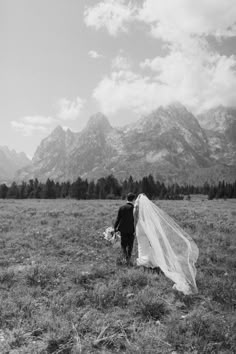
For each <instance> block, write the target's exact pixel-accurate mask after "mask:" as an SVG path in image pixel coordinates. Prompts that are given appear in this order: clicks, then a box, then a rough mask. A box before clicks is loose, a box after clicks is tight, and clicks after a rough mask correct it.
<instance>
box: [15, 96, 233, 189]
mask: <svg viewBox="0 0 236 354" xmlns="http://www.w3.org/2000/svg"><path fill="white" fill-rule="evenodd" d="M231 132H233V130H232V129H230V131H229V132H228V134H227V137H230V134H231ZM223 138H224V135H222V137H221V136H220V137H219V134H218V135H216V134H215V133H214V132H213V133H212V132H211V134H210V135H209V136H207V135H206V131H205V130H203V129H202V128H201V126H200V125H199V123H198V121H197V119H196V117H195V116H194V115H193V114H192V113H191V112H189V111H188V110H187V109H186V108H185V107H184V106H183V105H182V104H180V103H179V102H174V103H172V104H170V105H168V106H165V107H159V108H158V109H156V110H154V111H153V112H152V113H150V114H148V115H146V116H144V117H142V118H141V119H140V120H139V121H137V122H136V123H133V124H130V125H129V126H128V127H127V126H126V127H123V128H120V129H119V130H118V129H117V128H113V127H112V126H111V125H110V123H109V121H108V119H107V117H106V116H105V115H104V114H102V113H97V114H94V115H93V116H91V117H90V119H89V120H88V123H87V126H86V127H85V128H84V129H83V130H82V131H81V132H77V133H73V132H71V131H66V132H65V131H64V130H63V128H62V127H57V128H56V129H55V130H54V132H53V133H52V134H51V135H49V136H48V137H47V138H46V139H44V140H43V141H42V142H41V144H40V147H39V148H38V149H37V151H36V153H35V156H34V159H33V163H32V167H30V168H29V169H28V170H25V172H24V171H23V174H19V179H20V180H22V179H25V178H27V179H29V178H33V177H38V179H40V180H45V179H46V178H48V177H50V178H54V179H55V180H61V181H62V180H75V179H76V178H77V177H78V176H81V177H83V178H88V179H97V178H100V177H102V176H105V175H107V174H110V173H114V174H115V175H116V176H117V177H118V178H121V179H122V178H125V177H127V176H129V175H133V176H134V177H135V178H141V177H143V176H144V175H147V174H149V173H151V174H153V176H154V177H156V178H160V179H162V180H165V181H171V182H173V181H181V183H182V182H184V183H187V182H189V181H193V180H194V179H195V177H196V178H197V179H198V178H199V180H200V179H201V176H202V175H203V176H204V177H203V178H205V176H208V175H209V176H210V177H211V178H212V177H213V179H214V178H217V179H218V178H219V176H223V178H224V179H226V176H227V171H228V170H226V168H225V165H227V166H228V167H229V168H230V166H232V165H234V156H235V155H234V153H233V148H231V147H230V146H231V145H230V144H229V143H228V142H230V141H233V140H232V139H233V138H231V140H230V139H223ZM222 164H224V167H222V168H221V166H223V165H222ZM214 166H216V167H217V166H218V167H219V169H220V171H221V172H220V173H221V174H220V175H219V174H218V175H217V176H218V177H217V176H212V172H211V171H213V170H214V169H213V170H212V167H214ZM218 167H217V168H218ZM198 171H200V172H199V177H198ZM205 171H206V172H205ZM213 173H214V172H213ZM230 173H231V172H230ZM194 174H195V177H194ZM207 178H208V177H207ZM201 181H202V180H201ZM203 182H205V180H204V181H203Z"/></svg>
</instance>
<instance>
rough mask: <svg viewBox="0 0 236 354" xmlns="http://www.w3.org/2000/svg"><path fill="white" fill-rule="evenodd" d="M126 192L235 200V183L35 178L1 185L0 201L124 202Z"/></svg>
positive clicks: (146, 178)
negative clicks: (42, 179) (194, 184)
mask: <svg viewBox="0 0 236 354" xmlns="http://www.w3.org/2000/svg"><path fill="white" fill-rule="evenodd" d="M128 192H133V193H134V194H136V195H138V194H139V193H145V194H146V195H147V196H148V197H149V198H150V199H173V200H176V199H180V200H181V199H184V196H187V198H190V194H205V195H208V199H213V198H236V181H235V182H233V183H225V182H224V181H220V182H219V183H218V184H214V185H213V184H211V185H210V184H209V183H208V182H206V183H204V185H202V186H193V185H189V184H186V185H179V184H178V183H173V184H171V185H166V184H165V183H163V182H160V181H158V180H155V179H154V177H153V176H152V175H149V176H146V177H143V178H142V179H140V180H138V181H137V180H134V179H133V177H132V176H130V177H129V178H128V179H125V180H123V181H122V182H120V181H118V180H117V179H116V178H115V177H114V176H113V175H109V176H107V177H102V178H99V179H98V180H97V181H96V182H95V181H88V180H87V179H82V178H81V177H78V178H77V180H76V181H74V182H69V181H67V182H54V180H53V179H49V178H48V179H47V181H46V182H45V183H42V182H39V180H38V179H37V178H35V179H30V180H29V181H28V182H22V183H20V184H17V183H16V182H13V183H12V184H11V185H10V186H7V185H6V184H5V183H4V184H1V185H0V198H1V199H27V198H37V199H56V198H74V199H120V198H125V196H126V195H127V193H128Z"/></svg>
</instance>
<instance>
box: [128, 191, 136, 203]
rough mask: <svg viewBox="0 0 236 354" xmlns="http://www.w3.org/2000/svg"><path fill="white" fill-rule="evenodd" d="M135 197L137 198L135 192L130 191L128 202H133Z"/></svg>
mask: <svg viewBox="0 0 236 354" xmlns="http://www.w3.org/2000/svg"><path fill="white" fill-rule="evenodd" d="M134 199H135V194H134V193H128V194H127V200H128V202H132V201H133V200H134Z"/></svg>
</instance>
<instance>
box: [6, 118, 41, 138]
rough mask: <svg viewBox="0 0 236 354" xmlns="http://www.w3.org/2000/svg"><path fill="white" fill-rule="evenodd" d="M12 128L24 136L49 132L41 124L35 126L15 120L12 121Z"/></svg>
mask: <svg viewBox="0 0 236 354" xmlns="http://www.w3.org/2000/svg"><path fill="white" fill-rule="evenodd" d="M28 118H29V117H28ZM11 126H12V127H13V128H14V129H15V130H17V131H19V132H20V133H22V134H23V135H24V136H31V135H32V134H33V133H35V132H38V133H45V132H46V131H47V130H48V128H47V127H46V126H43V125H39V124H36V125H34V124H29V123H25V122H24V121H23V119H22V120H20V121H15V120H13V121H11Z"/></svg>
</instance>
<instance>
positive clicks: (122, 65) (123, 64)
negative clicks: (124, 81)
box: [111, 55, 131, 70]
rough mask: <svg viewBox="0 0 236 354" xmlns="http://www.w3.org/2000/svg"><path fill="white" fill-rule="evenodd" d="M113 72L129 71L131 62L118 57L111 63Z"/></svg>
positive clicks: (125, 58) (120, 56)
mask: <svg viewBox="0 0 236 354" xmlns="http://www.w3.org/2000/svg"><path fill="white" fill-rule="evenodd" d="M111 66H112V69H113V70H129V69H130V68H131V61H130V60H129V59H128V58H127V57H125V56H123V55H117V56H116V57H115V58H114V59H113V60H112V63H111Z"/></svg>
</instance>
